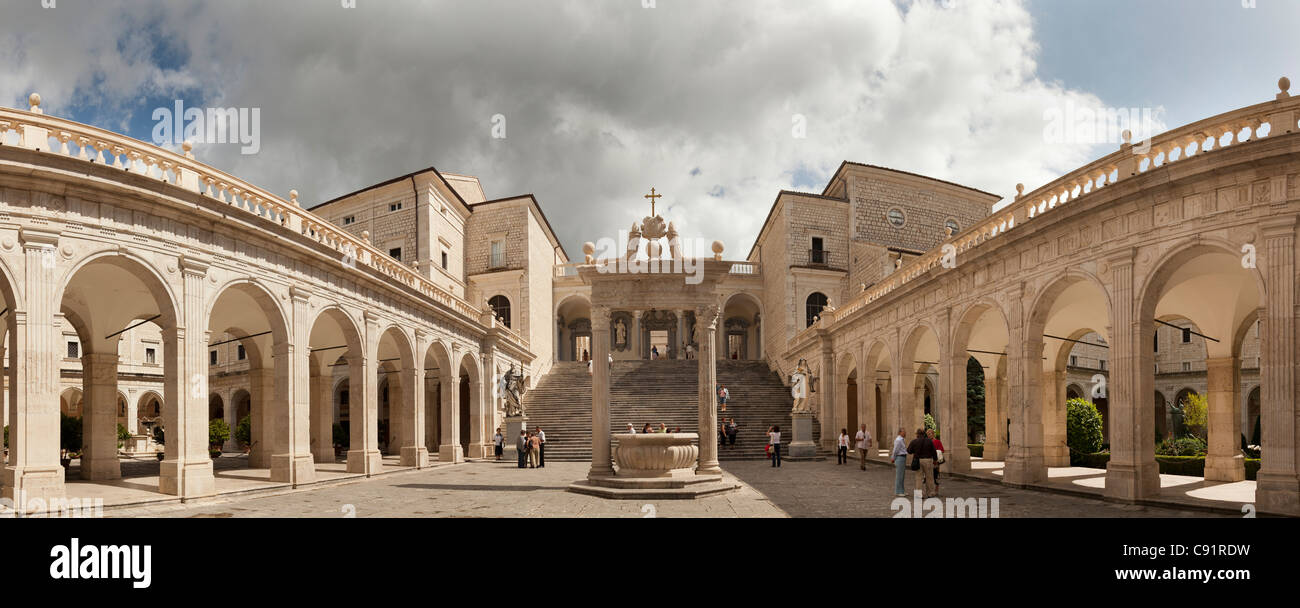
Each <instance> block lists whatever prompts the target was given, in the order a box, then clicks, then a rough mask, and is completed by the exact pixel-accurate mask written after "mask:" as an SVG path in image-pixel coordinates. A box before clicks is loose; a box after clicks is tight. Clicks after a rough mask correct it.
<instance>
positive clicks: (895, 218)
mask: <svg viewBox="0 0 1300 608" xmlns="http://www.w3.org/2000/svg"><path fill="white" fill-rule="evenodd" d="M885 217H886V218H887V219H888V220H889V223H890V225H892V226H893V227H895V228H902V227H903V226H904V225H905V224H907V215H906V214H904V213H903V210H902V209H899V208H898V207H894V208H893V209H890V210H889V211H888V212H887V213H886V214H885Z"/></svg>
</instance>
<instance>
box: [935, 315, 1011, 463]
mask: <svg viewBox="0 0 1300 608" xmlns="http://www.w3.org/2000/svg"><path fill="white" fill-rule="evenodd" d="M955 319H956V320H957V322H956V324H955V325H954V326H953V332H952V333H953V336H952V351H951V352H952V353H953V358H952V361H951V363H950V365H949V368H948V369H949V370H951V371H950V373H951V374H952V380H951V389H952V397H951V399H950V402H949V415H948V416H947V419H946V420H945V421H944V424H943V425H941V430H942V431H943V435H944V436H945V437H952V438H954V439H953V441H952V442H951V443H952V445H948V450H949V452H950V453H951V454H952V455H953V465H952V467H953V470H954V471H962V470H964V469H965V467H966V466H968V464H965V463H969V453H970V452H969V449H967V448H966V447H965V446H964V445H962V444H963V443H964V442H963V441H959V440H957V439H956V438H958V437H962V436H964V437H965V438H966V440H967V441H969V440H971V439H973V438H977V437H979V436H980V435H981V434H982V435H983V437H984V440H983V441H984V447H983V450H984V452H983V456H982V458H983V459H985V460H1002V459H1003V458H1005V457H1006V451H1007V433H1006V426H1005V424H1003V421H1004V420H1006V418H1007V413H1008V409H1009V408H1008V403H1007V400H1006V399H1003V398H1002V394H1003V393H1004V392H1006V390H1007V377H1006V360H1007V357H1008V356H1009V351H1008V348H1009V347H1010V339H1011V325H1010V323H1008V321H1007V313H1006V311H1005V310H1003V308H1002V306H1001V304H999V303H998V302H997V301H996V300H994V299H992V298H982V299H979V300H976V301H975V302H973V303H971V304H970V305H969V306H967V307H966V308H965V310H963V311H962V313H961V314H960V315H959V316H957V317H955ZM970 359H974V360H975V361H976V362H978V363H979V365H980V368H981V371H982V372H983V382H984V401H983V403H982V404H980V406H982V408H983V414H984V415H983V420H984V424H983V425H979V426H978V427H976V428H972V426H971V424H970V422H969V421H970V411H969V407H970V405H971V404H970V403H968V396H967V383H968V381H969V378H968V374H967V368H968V366H969V365H970V363H969V360H970ZM945 445H947V444H945Z"/></svg>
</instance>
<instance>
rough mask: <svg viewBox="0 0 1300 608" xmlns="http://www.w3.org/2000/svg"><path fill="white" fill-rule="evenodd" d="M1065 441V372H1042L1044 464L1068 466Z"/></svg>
mask: <svg viewBox="0 0 1300 608" xmlns="http://www.w3.org/2000/svg"><path fill="white" fill-rule="evenodd" d="M1063 348H1065V347H1063ZM1065 440H1066V437H1065V372H1064V371H1055V372H1043V462H1044V464H1046V465H1047V466H1049V467H1068V466H1070V448H1069V447H1068V446H1066V444H1065Z"/></svg>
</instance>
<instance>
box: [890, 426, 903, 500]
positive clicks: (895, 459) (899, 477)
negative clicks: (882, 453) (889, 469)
mask: <svg viewBox="0 0 1300 608" xmlns="http://www.w3.org/2000/svg"><path fill="white" fill-rule="evenodd" d="M906 436H907V431H906V430H904V429H898V436H896V437H894V449H893V450H891V451H890V452H889V462H892V463H894V496H906V495H907V494H906V493H905V489H904V488H903V478H904V477H905V476H906V475H907V444H906V443H905V442H904V441H903V438H904V437H906Z"/></svg>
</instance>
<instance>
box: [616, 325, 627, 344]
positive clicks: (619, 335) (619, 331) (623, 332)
mask: <svg viewBox="0 0 1300 608" xmlns="http://www.w3.org/2000/svg"><path fill="white" fill-rule="evenodd" d="M614 344H616V345H618V346H620V347H623V346H627V323H624V322H623V320H622V319H619V320H618V323H615V324H614Z"/></svg>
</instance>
